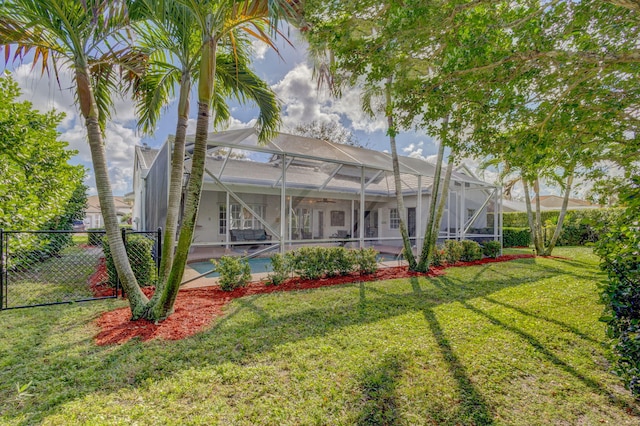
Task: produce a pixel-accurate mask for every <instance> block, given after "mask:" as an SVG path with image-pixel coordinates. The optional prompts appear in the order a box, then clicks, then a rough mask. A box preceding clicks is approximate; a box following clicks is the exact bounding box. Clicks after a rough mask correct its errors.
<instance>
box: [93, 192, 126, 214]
mask: <svg viewBox="0 0 640 426" xmlns="http://www.w3.org/2000/svg"><path fill="white" fill-rule="evenodd" d="M113 201H114V202H115V204H116V210H117V212H118V214H127V213H131V206H130V205H129V204H127V203H125V202H124V197H118V196H115V197H113ZM85 213H87V214H88V213H102V211H101V210H100V200H98V196H97V195H91V196H90V197H87V208H86V209H85Z"/></svg>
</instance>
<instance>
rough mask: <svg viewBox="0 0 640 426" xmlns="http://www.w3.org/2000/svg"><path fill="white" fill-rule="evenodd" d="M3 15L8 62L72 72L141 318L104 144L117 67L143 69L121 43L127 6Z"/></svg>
mask: <svg viewBox="0 0 640 426" xmlns="http://www.w3.org/2000/svg"><path fill="white" fill-rule="evenodd" d="M0 16H2V18H0V44H1V45H3V46H4V49H5V59H6V60H9V59H10V58H12V57H13V58H14V59H17V60H20V61H22V60H26V59H27V58H31V56H29V54H30V53H33V61H34V64H36V63H38V62H39V63H41V65H42V72H43V73H44V72H52V71H53V72H54V73H57V72H58V70H59V69H60V67H68V68H69V70H70V71H71V72H72V73H73V81H74V87H73V90H74V92H75V95H76V102H77V104H78V106H79V109H80V113H81V116H82V118H83V120H84V124H85V127H86V129H87V139H88V142H89V148H90V151H91V158H92V162H93V169H94V173H95V179H96V188H97V191H98V197H99V199H100V207H101V210H102V216H103V218H104V221H105V229H106V233H107V236H108V238H109V242H110V245H111V252H112V255H113V260H114V263H115V265H116V268H117V271H118V275H119V277H120V281H121V282H122V284H123V287H124V289H125V291H126V292H127V295H128V297H129V301H130V304H131V307H132V311H133V314H134V316H137V315H139V314H140V313H141V312H142V311H143V308H144V305H145V304H146V302H147V301H148V300H147V297H146V296H145V295H144V293H142V290H140V287H139V286H138V284H137V282H136V278H135V276H134V274H133V271H132V269H131V265H130V264H129V259H128V258H127V253H126V251H125V247H124V243H123V242H122V238H121V237H120V228H119V223H118V218H117V215H116V208H115V204H114V201H113V194H112V190H111V182H110V180H109V174H108V167H107V158H106V151H105V141H104V128H105V124H106V121H107V119H108V118H109V114H110V107H111V106H112V99H111V96H110V95H111V93H113V92H114V91H115V90H116V89H117V88H118V73H117V72H114V70H113V68H114V67H115V68H117V69H119V70H120V71H121V72H133V73H136V72H137V70H138V68H139V67H140V66H142V65H143V64H144V58H143V57H141V56H139V55H138V54H137V52H135V51H133V50H131V49H130V48H128V47H127V45H126V44H123V43H121V40H122V38H121V36H122V31H123V29H124V27H125V25H126V23H127V14H126V2H125V1H105V0H85V1H73V0H60V1H55V2H50V1H43V0H13V1H5V2H2V3H0ZM12 49H13V55H12Z"/></svg>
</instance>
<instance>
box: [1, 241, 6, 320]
mask: <svg viewBox="0 0 640 426" xmlns="http://www.w3.org/2000/svg"><path fill="white" fill-rule="evenodd" d="M4 251H5V250H4V229H2V228H0V310H2V309H3V308H6V307H7V302H6V300H5V294H4Z"/></svg>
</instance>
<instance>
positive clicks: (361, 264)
mask: <svg viewBox="0 0 640 426" xmlns="http://www.w3.org/2000/svg"><path fill="white" fill-rule="evenodd" d="M349 254H350V256H351V264H352V268H353V269H355V270H356V271H358V272H359V273H360V274H361V275H368V274H374V273H375V272H376V271H377V270H378V254H379V253H378V252H377V251H376V250H375V249H373V248H372V247H369V248H361V249H356V250H349Z"/></svg>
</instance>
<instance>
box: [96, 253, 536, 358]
mask: <svg viewBox="0 0 640 426" xmlns="http://www.w3.org/2000/svg"><path fill="white" fill-rule="evenodd" d="M532 257H534V256H533V255H532V254H516V255H506V256H501V257H499V258H497V259H491V258H487V259H482V260H476V261H472V262H458V263H456V264H455V265H446V266H437V267H432V268H431V270H430V271H429V272H428V273H426V274H424V273H417V272H411V271H409V270H408V268H407V267H406V266H397V267H391V268H384V269H379V270H378V271H377V272H376V273H374V274H369V275H359V274H352V275H347V276H337V277H328V278H322V279H316V280H308V279H301V278H290V279H288V280H286V281H285V282H284V283H282V284H280V285H278V286H273V285H267V284H266V283H264V282H252V283H250V284H249V285H247V286H246V287H243V288H238V289H236V290H233V291H222V290H221V289H220V287H218V286H211V287H202V288H194V289H184V290H180V291H179V292H178V297H177V299H176V303H175V305H174V312H173V313H172V314H171V315H170V316H169V317H168V318H167V319H166V320H164V321H162V322H159V323H153V322H150V321H147V320H136V321H131V310H130V309H129V307H125V308H119V309H116V310H113V311H109V312H105V313H103V314H102V315H101V316H100V317H99V318H98V320H97V325H98V327H99V328H100V332H99V333H98V335H97V336H96V337H95V341H96V344H98V345H101V346H102V345H111V344H122V343H125V342H127V341H129V340H131V339H134V338H138V339H140V340H142V341H147V340H150V339H156V338H160V339H165V340H180V339H184V338H185V337H188V336H192V335H194V334H196V333H198V332H199V331H201V330H202V329H204V328H206V326H208V325H209V324H210V323H211V321H212V320H213V319H214V318H216V317H219V316H222V315H223V313H224V307H225V306H226V305H227V304H228V303H230V302H231V301H232V300H233V299H237V298H240V297H245V296H251V295H254V294H265V293H272V292H275V291H295V290H307V289H314V288H319V287H327V286H332V285H340V284H349V283H355V282H365V281H379V280H387V279H394V278H411V277H436V276H439V275H443V274H444V273H445V271H444V270H445V269H446V268H448V267H451V266H473V265H483V264H487V263H495V262H505V261H509V260H514V259H524V258H532ZM101 269H104V274H106V269H105V268H104V265H101V266H100V267H99V268H98V271H96V273H95V274H94V275H92V277H91V278H90V280H89V281H90V285H92V288H93V289H94V291H97V292H99V291H101V287H100V286H101V285H102V284H101V282H100V281H98V278H99V277H102V275H98V273H100V270H101ZM102 282H104V281H102ZM92 283H93V284H92ZM109 290H110V291H111V294H113V289H110V288H109ZM143 291H144V292H145V294H147V296H150V295H151V294H153V291H154V288H153V287H145V288H144V289H143Z"/></svg>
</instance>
